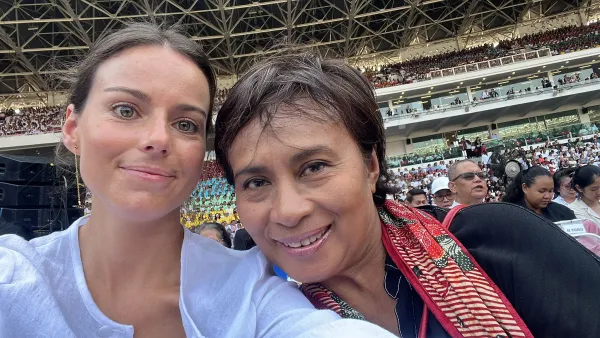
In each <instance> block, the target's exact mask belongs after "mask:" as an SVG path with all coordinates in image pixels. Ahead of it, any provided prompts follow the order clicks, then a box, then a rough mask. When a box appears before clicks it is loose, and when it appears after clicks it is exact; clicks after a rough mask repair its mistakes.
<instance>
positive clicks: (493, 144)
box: [386, 122, 599, 168]
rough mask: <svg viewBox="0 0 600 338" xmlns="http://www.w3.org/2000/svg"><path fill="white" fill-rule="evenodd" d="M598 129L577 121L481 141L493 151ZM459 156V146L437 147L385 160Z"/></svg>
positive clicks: (401, 162)
mask: <svg viewBox="0 0 600 338" xmlns="http://www.w3.org/2000/svg"><path fill="white" fill-rule="evenodd" d="M598 131H599V128H598V125H597V123H594V122H590V123H577V124H572V125H566V126H563V127H556V128H552V129H545V130H540V131H533V132H528V133H524V134H520V135H515V136H512V137H505V138H498V139H488V140H482V143H484V144H485V146H486V149H487V150H488V151H490V152H494V151H496V150H497V149H499V148H501V147H503V148H506V149H514V148H518V147H527V146H530V145H533V144H538V143H545V142H554V141H558V140H565V139H575V138H582V139H589V138H591V137H592V136H593V135H594V133H596V132H598ZM461 157H463V152H462V150H461V148H460V147H439V148H438V149H436V150H435V151H422V152H414V153H409V154H405V155H397V156H388V157H387V159H386V160H387V162H388V165H389V167H390V168H398V167H400V166H409V165H418V164H425V163H428V162H439V161H444V160H452V159H457V158H461Z"/></svg>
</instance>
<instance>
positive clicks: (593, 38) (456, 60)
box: [365, 23, 600, 88]
mask: <svg viewBox="0 0 600 338" xmlns="http://www.w3.org/2000/svg"><path fill="white" fill-rule="evenodd" d="M598 45H600V24H598V23H592V24H590V25H588V26H583V27H578V26H568V27H562V28H558V29H555V30H550V31H544V32H541V33H537V34H532V35H525V36H523V37H521V38H518V39H512V40H503V41H500V43H499V44H498V46H496V47H494V46H492V45H483V46H479V47H475V48H468V49H463V50H460V51H453V52H448V53H442V54H437V55H434V56H425V57H421V58H416V59H412V60H409V61H406V62H400V63H396V64H391V65H387V66H384V67H382V68H381V70H380V71H374V70H367V71H366V72H365V75H366V76H367V77H368V78H369V80H370V81H371V82H372V83H373V85H374V86H375V88H385V87H393V86H398V85H402V84H408V83H413V82H420V81H426V80H429V79H430V77H429V73H430V72H432V71H435V70H440V69H446V68H452V67H458V66H462V65H465V64H471V63H477V62H481V61H485V60H491V59H496V58H500V57H504V56H510V55H512V54H514V53H515V51H517V50H522V49H526V50H538V49H543V48H549V49H550V50H551V51H552V54H553V55H558V54H564V53H569V52H574V51H577V50H582V49H588V48H594V47H597V46H598Z"/></svg>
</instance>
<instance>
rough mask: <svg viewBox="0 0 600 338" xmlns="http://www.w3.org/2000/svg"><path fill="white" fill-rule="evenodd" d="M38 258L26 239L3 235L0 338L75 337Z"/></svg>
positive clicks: (1, 250) (0, 244)
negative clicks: (61, 312) (43, 331)
mask: <svg viewBox="0 0 600 338" xmlns="http://www.w3.org/2000/svg"><path fill="white" fill-rule="evenodd" d="M35 258H36V256H35V251H34V250H33V248H32V247H31V246H30V245H29V243H28V242H26V241H25V240H23V239H21V238H19V237H17V236H15V235H7V236H0V337H24V338H29V337H39V336H40V333H41V329H40V328H43V330H47V331H45V332H47V334H46V336H47V337H55V336H57V335H58V334H60V335H61V336H62V337H72V334H71V333H69V331H68V326H67V325H66V323H65V322H64V320H63V319H62V318H60V309H59V308H58V306H57V304H56V302H55V301H54V296H53V292H52V290H51V289H50V288H49V284H48V283H45V281H46V279H45V277H44V276H43V275H42V274H40V271H41V269H42V267H41V266H40V265H41V264H42V263H40V262H39V261H38V260H36V259H35Z"/></svg>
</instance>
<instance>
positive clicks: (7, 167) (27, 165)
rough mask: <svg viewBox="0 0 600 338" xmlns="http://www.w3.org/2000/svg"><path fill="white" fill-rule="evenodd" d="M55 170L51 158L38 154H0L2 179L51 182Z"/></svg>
mask: <svg viewBox="0 0 600 338" xmlns="http://www.w3.org/2000/svg"><path fill="white" fill-rule="evenodd" d="M53 179H54V170H53V166H52V162H51V161H50V159H47V158H43V157H38V156H18V155H6V154H0V181H4V182H27V183H37V184H43V183H50V182H52V180H53Z"/></svg>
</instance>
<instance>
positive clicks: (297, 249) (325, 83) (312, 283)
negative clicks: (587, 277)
mask: <svg viewBox="0 0 600 338" xmlns="http://www.w3.org/2000/svg"><path fill="white" fill-rule="evenodd" d="M385 146H386V144H385V129H384V125H383V120H382V116H381V113H380V112H379V110H378V106H377V102H376V100H375V97H374V93H373V90H372V88H371V86H370V84H369V83H368V81H366V80H365V78H364V77H363V76H362V75H361V74H360V73H359V72H358V71H356V70H354V69H353V68H351V67H349V66H348V65H346V64H345V63H344V62H343V61H340V60H326V59H322V58H320V57H318V56H316V55H314V54H311V53H301V54H296V55H279V56H276V57H273V58H270V59H268V60H265V61H264V62H261V63H258V64H256V65H255V66H253V67H252V68H251V69H250V70H249V71H248V72H247V73H246V74H245V75H244V76H243V77H242V78H241V79H240V80H239V81H238V82H237V83H236V85H235V86H234V87H233V88H232V89H231V91H230V94H229V96H228V98H227V100H226V102H225V103H224V105H223V107H222V108H221V110H220V111H219V115H218V117H217V123H216V138H215V151H216V154H217V159H218V161H219V163H220V164H221V165H222V166H223V168H224V169H225V173H226V178H227V180H228V181H229V182H230V183H231V184H233V185H234V187H235V191H236V197H237V201H236V203H237V210H238V213H239V216H240V219H241V221H242V222H243V223H244V227H245V228H246V229H247V230H248V232H249V233H250V235H251V236H252V238H253V239H254V241H255V242H256V244H257V246H258V247H259V249H261V250H262V251H263V252H264V253H265V255H266V256H267V257H268V258H269V259H270V260H272V261H273V262H274V263H275V264H276V265H277V266H279V267H281V268H282V269H283V270H284V271H285V272H286V273H288V275H289V276H290V277H292V278H293V279H295V280H298V281H300V282H302V283H303V284H302V290H303V291H304V293H305V295H306V296H307V297H308V298H309V299H310V300H311V301H312V302H313V304H315V305H316V306H317V307H320V308H329V309H333V310H335V311H336V312H337V313H339V314H340V315H341V316H343V317H346V318H360V319H363V320H367V321H370V322H373V323H376V324H378V325H380V326H382V327H384V328H385V329H387V330H389V331H391V332H393V333H395V334H396V335H398V336H402V337H426V336H427V337H462V336H472V337H484V336H485V337H489V336H493V337H507V336H511V337H532V336H533V335H532V332H530V329H529V328H528V327H527V326H526V325H525V322H524V320H528V322H532V323H535V324H537V325H535V326H534V328H535V329H536V332H537V333H538V335H539V336H548V335H547V334H546V333H548V332H565V331H567V332H569V333H572V332H573V329H572V326H570V325H571V324H570V323H565V322H563V321H557V320H551V319H548V318H555V316H553V313H549V314H548V315H547V316H545V313H544V310H545V308H544V307H541V306H538V305H540V304H541V303H542V301H546V300H547V299H548V297H550V298H552V295H548V294H535V293H534V292H533V291H532V290H533V289H534V285H535V284H536V283H537V281H538V279H537V278H538V276H539V275H542V273H541V271H540V270H541V269H542V268H540V267H537V266H536V265H535V262H537V261H538V259H539V256H537V254H534V251H533V250H529V251H527V252H528V253H529V255H524V256H523V257H519V260H522V261H531V262H532V263H533V264H532V265H533V270H523V269H515V268H513V269H510V268H509V269H503V267H504V266H507V265H508V266H511V265H510V264H512V261H511V260H510V259H505V257H506V253H507V252H508V253H510V252H511V249H512V248H513V245H514V244H513V243H515V242H517V243H518V244H517V245H520V244H523V243H524V241H525V239H524V240H523V242H520V241H519V239H516V240H513V241H511V242H502V243H497V242H496V243H495V244H497V245H499V246H501V249H500V250H498V251H500V252H502V253H504V254H494V253H497V252H496V251H493V252H491V253H490V252H487V251H485V252H481V251H478V250H474V252H473V255H476V254H477V255H478V256H479V257H482V262H486V263H489V264H486V265H488V266H491V267H490V268H489V271H490V274H492V273H494V274H496V272H497V270H498V269H500V270H502V271H501V272H502V276H498V275H497V274H496V277H498V279H497V280H498V281H500V282H501V283H499V285H502V286H504V290H506V291H504V290H503V291H504V292H507V294H511V295H513V296H515V297H513V299H512V300H509V299H507V297H505V295H504V294H503V293H502V291H500V290H501V289H500V288H499V287H497V286H496V284H495V283H494V282H496V280H492V279H491V278H490V277H488V275H487V274H486V271H484V270H483V269H482V268H481V267H480V265H478V264H477V262H476V261H475V259H474V258H473V256H471V253H470V252H469V251H467V250H466V249H465V247H464V246H462V245H461V243H460V242H459V241H458V240H457V239H456V238H455V237H454V236H453V234H452V233H450V232H448V231H447V230H446V228H445V227H442V225H441V224H440V223H439V222H438V221H436V220H435V219H434V218H433V217H432V216H430V215H429V214H425V213H424V211H421V210H417V209H411V208H407V207H404V206H401V205H398V204H397V203H395V202H394V201H391V200H387V201H386V200H385V196H386V194H387V193H388V192H389V193H393V191H394V189H392V188H391V187H389V184H388V183H389V182H390V180H389V176H388V171H387V168H386V164H385V161H386V159H385ZM481 206H483V205H478V206H471V207H468V208H466V209H464V210H465V211H468V210H467V209H472V210H473V209H477V208H478V207H481ZM498 207H499V208H500V207H503V206H502V205H500V206H498ZM511 207H512V206H511ZM456 210H460V208H457V209H456ZM497 210H498V209H497ZM519 211H522V210H521V209H520V208H519ZM528 216H531V215H529V213H528ZM534 220H537V221H540V222H542V220H540V219H538V218H537V217H534ZM474 221H478V222H479V223H478V225H479V226H476V227H474V228H475V229H481V228H483V227H485V223H486V221H487V220H486V219H485V218H478V219H477V220H474ZM542 223H544V225H546V224H545V223H546V222H545V221H543V222H542ZM538 225H539V224H538ZM500 230H502V229H500ZM551 235H553V236H563V235H564V234H562V233H559V232H552V233H551ZM564 236H566V235H564ZM494 240H495V239H494V238H485V237H477V238H476V239H475V240H474V241H475V242H476V243H478V244H479V245H480V246H481V244H485V243H486V242H490V241H494ZM526 240H527V241H530V239H529V238H527V239H526ZM569 245H576V244H575V243H573V242H572V241H570V240H568V241H567V246H569ZM539 247H540V250H539V251H541V252H547V250H548V249H549V248H551V247H550V246H549V245H548V244H546V243H541V244H539ZM577 248H579V246H578V245H577ZM488 254H489V255H488ZM586 254H587V252H586ZM507 261H508V263H510V264H506V265H503V264H504V263H505V262H507ZM553 263H554V264H555V265H556V264H559V265H560V263H556V262H553ZM515 264H516V263H515ZM536 268H538V269H540V270H535V269H536ZM569 269H570V271H569V272H568V273H570V274H575V275H577V276H579V274H580V272H581V271H573V268H572V267H571V266H564V271H565V273H567V271H568V270H569ZM524 273H525V274H526V276H523V274H524ZM586 273H587V271H586ZM515 280H520V281H528V283H527V284H528V285H527V286H525V289H526V290H527V292H525V293H522V292H517V293H515V292H512V290H515V289H519V290H521V287H522V285H521V284H525V282H523V283H521V284H520V285H518V287H517V286H516V285H514V281H515ZM563 280H564V279H562V280H561V281H560V282H557V283H558V284H560V285H561V287H562V288H563V289H567V288H568V287H569V286H570V285H569V284H567V283H562V281H563ZM510 281H512V284H511V282H510ZM573 298H577V297H573ZM553 300H555V298H552V299H551V300H549V302H552V301H553ZM513 301H514V302H515V304H519V305H521V307H520V308H519V309H517V310H515V309H514V308H513V304H511V303H512V302H513ZM592 301H595V300H592ZM523 304H524V306H523ZM532 304H535V306H532ZM561 314H564V315H565V317H567V318H571V317H575V316H576V312H575V311H568V310H563V312H562V313H561ZM521 316H522V317H523V319H524V320H522V319H521ZM590 317H591V316H586V317H585V318H586V320H587V319H589V318H590ZM538 318H546V319H548V320H542V321H540V320H538ZM592 320H593V321H594V322H595V321H596V317H593V319H592ZM540 322H541V324H540ZM585 323H589V320H588V321H585ZM579 330H580V332H579V333H581V332H583V331H584V330H590V328H589V327H582V328H579ZM536 332H533V334H536ZM575 335H578V334H577V333H576V334H575Z"/></svg>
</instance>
